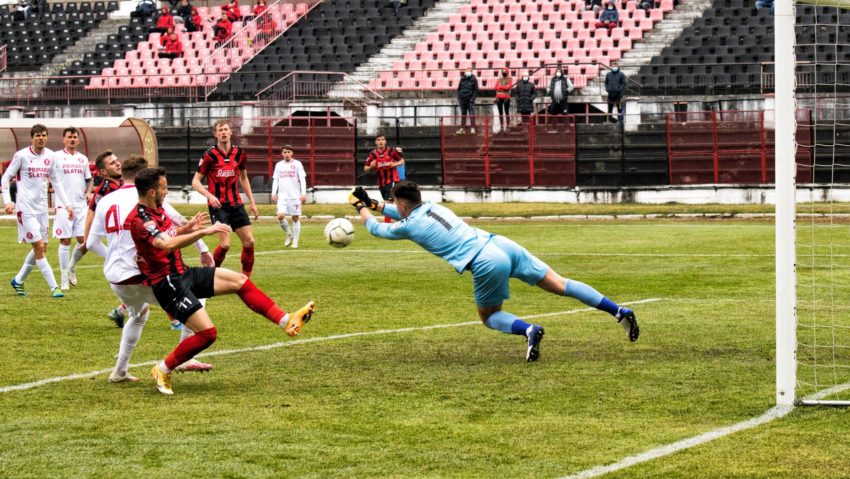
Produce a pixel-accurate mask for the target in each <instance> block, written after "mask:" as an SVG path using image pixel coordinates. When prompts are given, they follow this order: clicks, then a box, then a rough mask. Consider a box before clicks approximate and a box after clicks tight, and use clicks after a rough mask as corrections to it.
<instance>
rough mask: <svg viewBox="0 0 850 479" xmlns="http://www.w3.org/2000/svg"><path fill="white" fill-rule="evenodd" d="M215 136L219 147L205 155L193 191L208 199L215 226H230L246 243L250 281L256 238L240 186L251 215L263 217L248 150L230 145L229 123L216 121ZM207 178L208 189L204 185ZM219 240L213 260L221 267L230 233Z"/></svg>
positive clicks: (245, 259)
mask: <svg viewBox="0 0 850 479" xmlns="http://www.w3.org/2000/svg"><path fill="white" fill-rule="evenodd" d="M213 132H214V133H215V138H216V140H217V144H216V146H214V147H212V148H210V149H208V150H207V151H205V152H204V156H203V157H202V158H201V162H200V165H199V166H198V172H197V173H195V177H194V178H193V179H192V187H193V188H195V191H197V192H198V193H200V194H202V195H203V196H204V197H205V198H206V199H207V204H208V205H209V210H210V218H211V220H212V222H213V223H224V224H227V225H230V227H231V229H232V230H233V231H235V232H236V236H238V237H239V241H241V242H242V257H241V260H242V274H244V275H245V276H249V277H250V276H251V271H252V270H253V269H254V234H253V230H252V228H251V219H250V218H248V214H247V213H246V212H245V205H244V204H243V202H242V196H240V194H239V187H238V186H237V184H239V185H241V186H242V190H243V191H245V196H247V197H248V205H249V208H250V209H251V214H252V215H254V219H255V220H256V219H257V217H258V216H259V213H258V212H257V204H256V203H255V202H254V193H252V192H251V182H250V181H248V170H247V168H248V155H247V154H246V153H245V150H243V149H242V148H240V147H238V146H235V145H232V144H231V143H230V139H231V137H232V136H233V132H232V131H231V130H230V122H228V121H227V120H218V121H216V122H215V123H214V124H213ZM204 178H206V180H207V187H204V185H203V184H201V180H202V179H204ZM218 239H219V242H218V247H216V249H215V252H214V253H213V258H215V265H216V266H221V264H222V263H223V262H224V257H225V256H226V255H227V251H228V250H230V233H220V234H219V235H218Z"/></svg>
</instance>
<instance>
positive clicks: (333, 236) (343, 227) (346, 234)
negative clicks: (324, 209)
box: [325, 218, 354, 248]
mask: <svg viewBox="0 0 850 479" xmlns="http://www.w3.org/2000/svg"><path fill="white" fill-rule="evenodd" d="M325 239H326V240H327V242H328V244H329V245H331V246H334V247H336V248H345V247H346V246H348V245H350V244H351V242H352V241H354V225H352V224H351V221H348V220H347V219H345V218H334V219H332V220H331V221H330V222H329V223H328V224H327V226H325Z"/></svg>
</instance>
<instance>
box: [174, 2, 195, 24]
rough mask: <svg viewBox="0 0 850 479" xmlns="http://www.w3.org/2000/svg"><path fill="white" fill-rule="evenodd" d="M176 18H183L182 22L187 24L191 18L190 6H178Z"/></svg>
mask: <svg viewBox="0 0 850 479" xmlns="http://www.w3.org/2000/svg"><path fill="white" fill-rule="evenodd" d="M177 16H178V17H181V18H183V21H184V22H188V21H189V19H190V18H192V4H191V3H190V4H188V5H186V6H183V5H180V6H178V7H177Z"/></svg>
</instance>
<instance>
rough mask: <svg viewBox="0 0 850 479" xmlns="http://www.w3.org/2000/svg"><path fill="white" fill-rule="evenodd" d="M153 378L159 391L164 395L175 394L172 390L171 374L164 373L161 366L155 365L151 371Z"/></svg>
mask: <svg viewBox="0 0 850 479" xmlns="http://www.w3.org/2000/svg"><path fill="white" fill-rule="evenodd" d="M151 376H153V382H154V384H155V385H156V389H157V391H159V392H161V393H162V394H168V395H171V394H174V391H172V390H171V373H164V372H162V370H161V369H159V364H154V366H153V369H151Z"/></svg>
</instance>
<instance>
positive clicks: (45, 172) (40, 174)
mask: <svg viewBox="0 0 850 479" xmlns="http://www.w3.org/2000/svg"><path fill="white" fill-rule="evenodd" d="M27 175H28V176H29V177H30V178H32V179H36V178H49V177H50V168H29V169H27Z"/></svg>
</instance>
